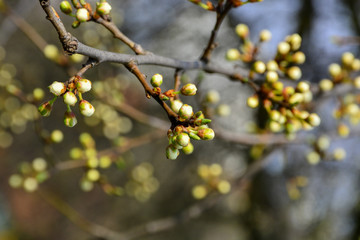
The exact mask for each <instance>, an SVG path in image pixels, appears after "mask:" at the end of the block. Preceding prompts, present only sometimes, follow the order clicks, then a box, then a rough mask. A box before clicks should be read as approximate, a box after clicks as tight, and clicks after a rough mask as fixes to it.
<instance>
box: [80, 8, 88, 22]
mask: <svg viewBox="0 0 360 240" xmlns="http://www.w3.org/2000/svg"><path fill="white" fill-rule="evenodd" d="M76 19H77V20H78V21H79V22H86V21H89V20H90V19H91V16H90V13H89V11H88V10H87V9H86V8H79V9H78V10H77V12H76Z"/></svg>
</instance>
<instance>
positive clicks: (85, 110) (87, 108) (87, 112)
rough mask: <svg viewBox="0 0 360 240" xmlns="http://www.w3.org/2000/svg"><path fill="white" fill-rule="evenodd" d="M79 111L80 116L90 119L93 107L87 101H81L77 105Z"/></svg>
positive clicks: (93, 110)
mask: <svg viewBox="0 0 360 240" xmlns="http://www.w3.org/2000/svg"><path fill="white" fill-rule="evenodd" d="M79 109H80V112H81V114H82V115H84V116H86V117H90V116H91V115H93V114H94V112H95V108H94V106H93V105H91V104H90V103H89V102H88V101H86V100H81V101H80V104H79Z"/></svg>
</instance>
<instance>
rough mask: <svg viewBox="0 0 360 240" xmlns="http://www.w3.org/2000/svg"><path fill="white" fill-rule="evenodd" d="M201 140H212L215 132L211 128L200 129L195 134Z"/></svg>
mask: <svg viewBox="0 0 360 240" xmlns="http://www.w3.org/2000/svg"><path fill="white" fill-rule="evenodd" d="M197 135H198V136H199V137H200V138H201V140H212V139H213V138H214V137H215V132H214V130H212V129H211V128H204V129H200V130H199V131H198V134H197Z"/></svg>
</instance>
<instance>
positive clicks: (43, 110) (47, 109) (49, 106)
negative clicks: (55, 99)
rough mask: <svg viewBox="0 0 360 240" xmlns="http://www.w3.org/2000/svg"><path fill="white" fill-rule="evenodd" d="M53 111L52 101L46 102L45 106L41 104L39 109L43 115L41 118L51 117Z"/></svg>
mask: <svg viewBox="0 0 360 240" xmlns="http://www.w3.org/2000/svg"><path fill="white" fill-rule="evenodd" d="M51 110H52V102H51V101H47V102H44V103H43V104H41V105H40V106H39V107H38V111H39V113H40V114H41V116H43V117H48V116H50V113H51Z"/></svg>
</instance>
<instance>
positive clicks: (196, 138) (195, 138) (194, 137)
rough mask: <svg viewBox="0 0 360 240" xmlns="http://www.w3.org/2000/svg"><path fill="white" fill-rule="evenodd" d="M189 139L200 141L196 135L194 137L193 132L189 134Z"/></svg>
mask: <svg viewBox="0 0 360 240" xmlns="http://www.w3.org/2000/svg"><path fill="white" fill-rule="evenodd" d="M189 137H190V138H192V139H194V140H201V138H200V137H199V136H198V135H196V134H195V133H193V132H190V133H189Z"/></svg>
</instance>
